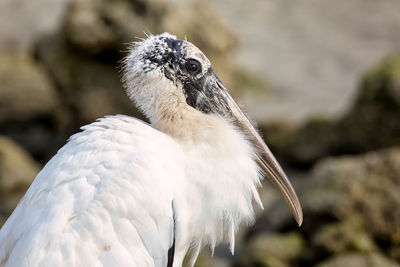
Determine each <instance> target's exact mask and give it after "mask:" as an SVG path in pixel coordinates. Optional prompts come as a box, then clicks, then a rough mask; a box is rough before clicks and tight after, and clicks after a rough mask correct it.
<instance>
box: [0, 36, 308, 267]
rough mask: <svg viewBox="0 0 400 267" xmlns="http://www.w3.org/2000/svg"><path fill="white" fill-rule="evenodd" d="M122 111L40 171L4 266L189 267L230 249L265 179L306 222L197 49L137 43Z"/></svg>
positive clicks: (3, 246) (15, 217)
mask: <svg viewBox="0 0 400 267" xmlns="http://www.w3.org/2000/svg"><path fill="white" fill-rule="evenodd" d="M124 70H125V71H124V84H125V87H126V91H127V94H128V96H129V98H130V99H132V100H133V101H134V102H135V103H136V105H137V106H138V107H139V108H140V110H141V111H142V112H143V113H144V114H145V115H146V116H147V118H148V119H149V120H150V122H151V124H150V125H149V124H147V123H145V122H142V121H140V120H138V119H135V118H131V117H128V116H123V115H116V116H109V117H105V118H102V119H100V120H98V121H97V122H95V123H92V124H90V125H87V126H84V127H82V130H83V131H82V132H80V133H77V134H75V135H73V136H72V137H71V138H70V140H69V141H68V143H67V144H66V145H65V146H64V147H63V148H61V149H60V150H59V151H58V153H57V154H56V155H55V156H54V157H53V158H52V159H51V160H50V161H49V162H48V163H47V164H46V166H45V167H44V168H43V169H42V171H41V172H40V173H39V174H38V176H37V177H36V179H35V180H34V182H33V183H32V185H31V186H30V188H29V190H28V191H27V193H26V194H25V196H24V198H23V199H22V200H21V202H20V203H19V205H18V206H17V208H16V209H15V211H14V212H13V213H12V215H11V216H10V217H9V219H8V221H7V222H6V223H5V225H4V226H3V228H2V229H1V231H0V266H2V267H10V266H13V267H19V266H21V267H25V266H26V267H28V266H29V267H37V266H59V267H60V266H61V267H62V266H68V267H71V266H91V267H96V266H107V267H108V266H130V267H132V266H138V267H143V266H156V267H159V266H160V267H165V266H173V267H177V266H182V262H183V259H184V257H185V255H186V253H187V252H188V251H192V253H193V256H192V260H191V264H192V265H193V264H194V262H195V260H196V257H197V255H198V253H199V251H200V249H201V248H202V247H203V246H205V245H208V246H210V247H211V248H212V249H213V248H214V247H215V246H216V245H217V244H219V243H221V242H229V243H230V247H231V250H232V253H233V248H234V235H235V231H236V230H237V228H238V225H239V224H240V223H241V222H248V223H249V222H251V221H253V220H254V213H253V208H252V201H253V200H255V201H256V202H257V203H258V204H259V205H260V206H262V204H261V201H260V199H259V196H258V192H257V187H259V186H260V179H261V178H262V175H261V173H263V174H264V175H265V176H266V177H268V178H269V179H270V180H271V181H272V183H273V184H274V185H275V186H276V187H277V188H278V189H279V190H280V192H281V193H282V195H283V196H284V198H285V200H286V201H287V203H288V205H289V207H290V208H291V210H292V212H293V214H294V217H295V219H296V220H297V223H298V224H299V225H300V224H301V222H302V211H301V207H300V203H299V200H298V198H297V196H296V193H295V192H294V190H293V188H292V186H291V184H290V182H289V180H288V179H287V177H286V175H285V173H284V172H283V170H282V169H281V167H280V166H279V164H278V162H277V161H276V160H275V158H274V156H273V155H272V153H271V152H270V150H269V149H268V147H267V146H266V144H265V143H264V141H263V140H262V138H261V137H260V135H259V134H258V133H257V131H256V130H255V128H254V127H253V126H252V124H251V123H250V122H249V120H248V119H247V117H246V116H245V115H244V114H243V112H242V111H241V110H240V108H239V106H238V105H237V104H236V103H235V102H234V100H233V99H232V97H231V96H230V95H229V93H228V91H227V90H226V89H225V87H224V86H223V85H222V83H221V81H220V80H219V79H218V78H217V76H216V75H215V74H214V72H213V70H212V69H211V64H210V61H209V60H208V59H207V58H206V57H205V55H204V54H203V53H202V52H201V51H200V50H199V49H198V48H196V47H195V46H194V45H193V44H191V43H189V42H187V41H182V40H178V39H177V38H176V37H175V36H173V35H170V34H168V33H164V34H161V35H152V36H149V37H148V39H146V40H143V41H141V42H138V43H135V44H134V45H133V46H132V48H131V51H130V54H129V56H128V57H127V58H126V60H125V63H124Z"/></svg>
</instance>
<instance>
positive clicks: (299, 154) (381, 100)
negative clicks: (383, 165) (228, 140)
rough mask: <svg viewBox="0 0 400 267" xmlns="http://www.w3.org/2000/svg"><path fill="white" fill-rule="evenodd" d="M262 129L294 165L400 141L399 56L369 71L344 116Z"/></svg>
mask: <svg viewBox="0 0 400 267" xmlns="http://www.w3.org/2000/svg"><path fill="white" fill-rule="evenodd" d="M260 127H261V129H262V131H263V132H264V134H265V137H266V140H267V142H268V144H269V145H270V147H271V150H272V151H274V152H275V153H277V154H278V155H279V156H280V157H281V158H283V159H284V160H285V161H286V162H288V163H290V164H292V165H295V166H303V167H308V166H310V165H312V164H313V163H315V162H316V161H317V160H319V159H321V158H323V157H326V156H332V155H341V154H349V153H351V154H354V153H363V152H367V151H370V150H374V149H378V148H384V147H389V146H393V145H400V55H396V56H393V57H390V58H388V59H387V60H385V61H384V62H383V63H381V64H379V66H377V67H376V68H375V69H373V70H371V71H369V72H368V73H366V74H365V76H364V78H363V79H362V82H361V84H360V86H359V89H358V95H357V96H356V98H355V102H354V104H353V106H352V107H351V108H350V109H349V111H347V112H346V113H345V114H343V116H342V117H341V118H339V119H337V120H327V119H324V118H314V119H311V120H310V121H308V122H307V123H305V124H304V125H302V126H300V127H299V128H297V127H296V126H294V125H290V124H287V123H284V122H278V123H277V122H269V123H264V124H262V125H260Z"/></svg>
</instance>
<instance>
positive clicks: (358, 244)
mask: <svg viewBox="0 0 400 267" xmlns="http://www.w3.org/2000/svg"><path fill="white" fill-rule="evenodd" d="M312 243H313V246H314V247H316V248H317V249H318V250H322V251H323V252H324V253H329V254H336V253H342V252H346V251H359V252H370V251H376V250H377V248H376V246H375V244H374V242H373V240H372V238H371V236H370V235H369V234H368V233H367V231H366V229H365V226H364V222H363V220H362V218H360V217H357V216H354V217H350V218H349V219H346V220H345V221H343V222H337V223H331V224H327V225H324V226H322V227H321V228H320V229H319V230H318V231H317V232H316V233H315V234H314V236H313V238H312Z"/></svg>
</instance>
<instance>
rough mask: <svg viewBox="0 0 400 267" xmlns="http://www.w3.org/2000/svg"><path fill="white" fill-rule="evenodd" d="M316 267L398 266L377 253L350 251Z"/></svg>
mask: <svg viewBox="0 0 400 267" xmlns="http://www.w3.org/2000/svg"><path fill="white" fill-rule="evenodd" d="M316 266H317V267H344V266H346V267H360V266H363V267H398V266H400V265H399V264H397V263H396V262H394V261H392V260H390V259H388V258H386V257H385V256H383V255H381V254H378V253H371V254H369V253H368V254H363V253H350V254H343V255H337V256H334V257H332V258H331V259H328V260H326V261H324V262H322V263H320V264H318V265H316Z"/></svg>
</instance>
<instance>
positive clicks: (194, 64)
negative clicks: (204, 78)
mask: <svg viewBox="0 0 400 267" xmlns="http://www.w3.org/2000/svg"><path fill="white" fill-rule="evenodd" d="M185 67H186V70H187V72H189V73H190V74H191V75H197V74H199V73H200V72H201V64H200V62H198V61H197V60H195V59H189V60H188V61H186V64H185Z"/></svg>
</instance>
